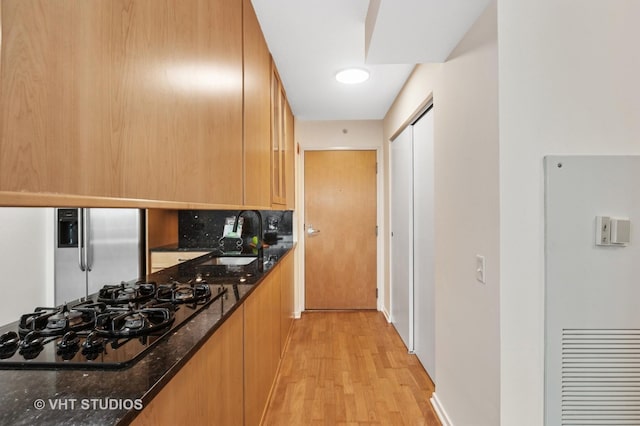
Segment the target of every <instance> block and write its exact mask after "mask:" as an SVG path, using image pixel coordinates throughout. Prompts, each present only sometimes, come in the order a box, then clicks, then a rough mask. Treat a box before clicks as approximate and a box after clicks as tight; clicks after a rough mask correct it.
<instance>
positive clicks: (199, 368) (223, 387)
mask: <svg viewBox="0 0 640 426" xmlns="http://www.w3.org/2000/svg"><path fill="white" fill-rule="evenodd" d="M293 310H294V253H293V251H291V252H290V253H288V254H287V255H286V256H285V257H284V258H282V259H281V261H280V263H279V264H277V265H276V266H275V267H274V268H273V269H272V270H271V272H269V274H268V275H267V276H266V277H265V278H264V281H263V282H262V283H261V284H260V285H258V287H256V289H255V290H254V291H253V292H252V293H251V294H250V295H249V296H248V297H247V298H246V300H245V301H244V302H243V303H242V305H241V306H240V307H238V309H237V310H236V311H235V312H234V313H233V315H232V316H231V317H230V318H229V319H227V320H226V321H225V323H224V324H223V325H222V326H221V327H220V329H218V330H217V331H216V332H215V334H214V335H213V336H212V337H210V338H209V340H208V341H207V342H206V343H205V344H204V346H203V347H202V348H201V349H200V350H199V351H198V352H197V353H196V354H195V355H194V356H193V358H191V360H189V362H187V364H186V365H185V366H184V367H183V368H182V369H181V370H180V371H179V372H178V374H176V375H175V376H174V377H173V378H172V379H171V381H170V382H169V383H168V384H167V385H166V386H165V387H164V388H163V389H162V390H161V391H160V393H159V394H158V395H157V396H156V397H155V398H154V399H153V400H152V401H151V402H150V403H149V404H148V405H147V406H146V407H145V408H144V410H143V411H142V412H141V413H140V414H139V415H138V417H137V418H136V419H135V420H134V422H133V424H134V425H136V426H139V425H165V424H166V425H173V424H184V425H187V424H189V425H191V424H194V425H201V424H202V425H204V424H207V425H244V426H257V425H259V424H260V422H261V420H262V418H263V416H264V413H265V410H266V408H267V402H268V401H269V395H270V392H271V389H272V387H273V385H274V382H275V379H276V373H277V372H278V366H279V365H280V359H281V357H282V355H283V351H284V347H285V345H286V342H287V338H288V336H289V332H290V331H291V326H292V324H293ZM194 407H199V408H197V409H194Z"/></svg>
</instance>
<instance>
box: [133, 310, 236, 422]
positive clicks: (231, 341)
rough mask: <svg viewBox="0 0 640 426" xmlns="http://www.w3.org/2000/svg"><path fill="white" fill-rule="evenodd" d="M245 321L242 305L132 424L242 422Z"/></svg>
mask: <svg viewBox="0 0 640 426" xmlns="http://www.w3.org/2000/svg"><path fill="white" fill-rule="evenodd" d="M242 322H243V309H242V307H240V308H238V309H237V310H236V311H235V312H234V313H233V315H231V317H229V318H228V319H227V320H226V321H225V323H224V324H222V326H221V327H220V328H219V329H218V330H217V331H216V332H215V333H214V334H213V336H211V337H210V338H209V340H207V342H206V343H205V344H204V346H203V347H202V348H201V349H200V350H199V351H198V352H197V353H196V354H195V355H194V356H193V358H191V359H190V360H189V361H188V362H187V364H186V365H185V366H184V367H182V369H181V370H180V371H179V372H178V373H177V374H176V375H175V376H174V377H173V378H172V379H171V381H169V383H168V384H167V385H166V386H165V387H164V388H163V389H162V390H161V391H160V393H158V395H156V396H155V398H153V400H151V402H150V403H148V404H147V405H146V406H145V408H144V410H142V412H141V413H140V414H139V415H138V417H136V418H135V419H134V421H133V422H132V424H133V425H135V426H139V425H241V424H242V420H243V415H244V414H243V409H242V407H243V392H242Z"/></svg>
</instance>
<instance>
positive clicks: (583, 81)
mask: <svg viewBox="0 0 640 426" xmlns="http://www.w3.org/2000/svg"><path fill="white" fill-rule="evenodd" d="M639 18H640V2H638V1H637V0H617V1H596V0H580V1H578V0H539V1H524V2H523V1H522V0H500V1H499V7H498V35H499V39H498V45H499V75H500V87H499V91H500V98H499V104H500V117H499V121H500V170H501V171H500V173H501V174H500V198H501V207H500V217H501V225H500V251H501V262H500V265H501V268H500V282H501V294H500V298H501V309H500V318H501V341H502V350H501V354H500V358H501V375H502V380H501V392H502V396H501V411H502V412H501V424H502V425H505V426H510V425H518V426H520V425H522V426H526V425H535V426H538V425H541V424H543V384H544V383H543V378H544V362H543V361H544V352H543V350H544V349H543V343H544V199H543V184H544V182H543V167H542V164H543V163H542V158H543V156H544V155H547V154H639V153H640V119H639V117H640V81H639V80H638V76H639V75H640V49H639V48H638V40H640V26H639V25H638V20H639Z"/></svg>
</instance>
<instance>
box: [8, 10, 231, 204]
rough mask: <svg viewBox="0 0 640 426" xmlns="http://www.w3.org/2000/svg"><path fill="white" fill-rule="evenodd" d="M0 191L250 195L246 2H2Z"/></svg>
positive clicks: (193, 197)
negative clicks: (245, 154)
mask: <svg viewBox="0 0 640 426" xmlns="http://www.w3.org/2000/svg"><path fill="white" fill-rule="evenodd" d="M1 19H2V50H1V52H0V54H1V63H2V74H1V75H0V85H1V90H2V98H1V99H0V119H1V120H2V126H0V132H2V133H1V134H0V154H1V155H0V190H6V191H24V192H52V193H60V194H70V195H95V196H108V197H125V198H134V199H153V200H166V201H189V202H201V203H216V204H232V205H241V204H242V178H243V176H242V3H241V2H240V1H239V0H212V1H208V2H203V1H201V0H92V1H82V2H78V1H73V0H59V1H42V0H4V1H3V2H2V16H1Z"/></svg>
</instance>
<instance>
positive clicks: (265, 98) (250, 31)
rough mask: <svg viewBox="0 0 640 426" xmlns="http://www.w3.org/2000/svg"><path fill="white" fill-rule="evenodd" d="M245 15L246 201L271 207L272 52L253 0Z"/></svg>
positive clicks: (245, 9) (253, 204)
mask: <svg viewBox="0 0 640 426" xmlns="http://www.w3.org/2000/svg"><path fill="white" fill-rule="evenodd" d="M243 19H244V35H243V37H244V45H243V47H244V173H245V176H244V204H245V205H247V206H259V207H265V208H269V207H271V156H270V146H271V144H270V140H271V136H270V132H271V86H270V84H271V56H270V54H269V49H268V47H267V43H266V42H265V40H264V36H263V35H262V31H261V29H260V24H259V22H258V18H257V17H256V14H255V11H254V9H253V6H252V5H251V1H250V0H244V3H243Z"/></svg>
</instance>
